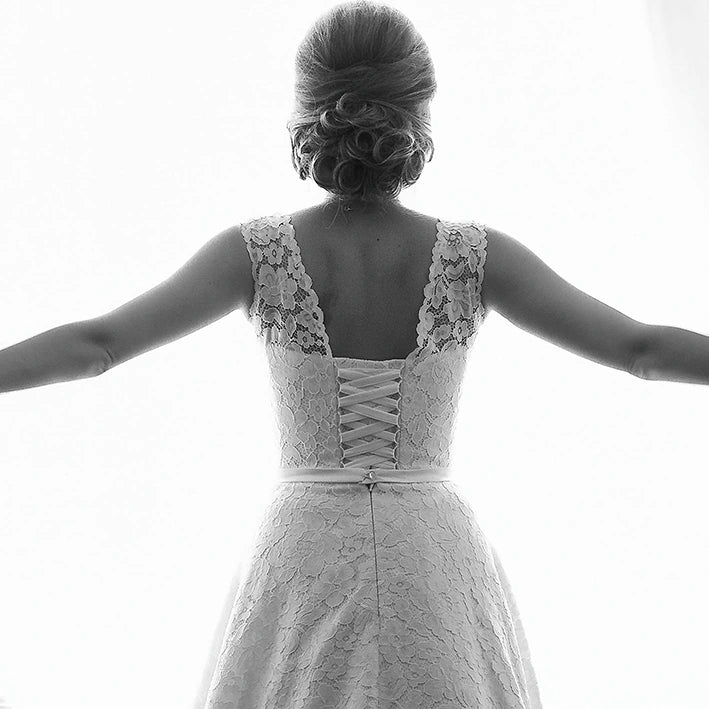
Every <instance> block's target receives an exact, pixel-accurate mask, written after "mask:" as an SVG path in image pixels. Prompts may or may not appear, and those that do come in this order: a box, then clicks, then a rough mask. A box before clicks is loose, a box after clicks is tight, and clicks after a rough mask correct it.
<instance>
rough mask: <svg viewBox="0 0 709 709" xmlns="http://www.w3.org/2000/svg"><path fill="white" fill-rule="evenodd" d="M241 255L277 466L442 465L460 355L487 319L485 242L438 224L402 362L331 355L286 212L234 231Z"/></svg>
mask: <svg viewBox="0 0 709 709" xmlns="http://www.w3.org/2000/svg"><path fill="white" fill-rule="evenodd" d="M241 233H242V236H243V237H244V240H245V242H246V246H247V249H248V252H249V256H250V258H251V266H252V275H253V279H254V299H253V303H252V305H251V307H250V308H249V313H248V317H249V320H250V322H251V323H252V324H253V326H254V327H255V329H256V333H257V335H258V337H259V339H260V340H261V341H262V342H263V344H264V347H265V348H266V356H267V360H268V365H269V370H270V375H271V383H272V400H271V401H272V404H273V406H274V410H275V413H276V420H277V424H278V430H279V434H280V444H281V467H283V468H291V467H350V466H355V467H359V468H362V467H363V468H377V469H386V468H419V467H441V466H447V465H449V456H450V446H451V443H452V438H453V432H454V426H455V421H456V417H457V412H458V401H459V395H460V390H461V384H462V381H463V376H464V373H465V365H466V361H467V354H468V352H469V349H470V347H471V346H472V344H473V342H474V340H475V337H476V335H477V332H478V330H479V328H480V326H481V324H482V322H483V320H484V318H485V315H486V313H485V310H484V308H483V305H482V300H481V288H482V282H483V273H484V265H485V258H486V246H487V235H486V230H485V227H484V226H483V225H482V224H478V223H476V222H473V221H469V222H460V223H459V222H447V221H442V220H437V234H436V240H435V244H434V246H433V251H432V254H431V263H430V269H429V278H428V282H427V284H426V286H425V288H424V291H423V302H422V304H421V307H420V309H419V313H418V325H417V340H416V341H417V346H416V348H415V349H414V350H413V351H412V352H410V353H409V354H408V355H407V356H406V358H404V359H389V360H368V359H358V358H352V357H333V356H332V351H331V350H330V343H329V338H328V334H327V331H326V328H325V322H324V317H323V313H322V310H321V309H320V306H319V302H318V296H317V294H316V293H315V291H314V290H313V287H312V280H311V278H310V276H309V275H308V274H307V273H306V271H305V269H304V267H303V262H302V260H301V255H300V248H299V245H298V242H297V241H296V238H295V229H294V227H293V225H292V222H291V219H290V216H289V215H274V216H268V217H261V218H258V219H253V220H251V221H248V222H245V223H243V224H242V225H241Z"/></svg>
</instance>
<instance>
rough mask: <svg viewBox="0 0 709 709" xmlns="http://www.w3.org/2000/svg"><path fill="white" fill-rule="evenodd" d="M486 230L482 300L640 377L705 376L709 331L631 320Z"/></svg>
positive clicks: (690, 379)
mask: <svg viewBox="0 0 709 709" xmlns="http://www.w3.org/2000/svg"><path fill="white" fill-rule="evenodd" d="M487 232H488V235H487V259H486V263H485V274H484V278H483V285H482V302H483V307H485V308H486V309H488V308H489V309H492V310H496V311H498V312H499V313H500V314H501V315H502V316H503V317H505V318H506V319H507V320H509V321H510V322H511V323H513V324H514V325H517V326H518V327H520V328H522V329H523V330H526V331H527V332H530V333H532V334H533V335H536V336H537V337H541V338H542V339H544V340H547V341H548V342H551V343H552V344H555V345H557V346H559V347H562V348H563V349H566V350H569V351H570V352H573V353H574V354H577V355H579V356H581V357H585V358H586V359H590V360H593V361H594V362H597V363H599V364H603V365H605V366H607V367H613V368H614V369H620V370H623V371H625V372H628V373H630V374H632V375H634V376H636V377H639V378H640V379H652V380H661V381H674V382H686V383H692V384H709V337H707V336H705V335H700V334H699V333H696V332H692V331H691V330H683V329H681V328H678V327H671V326H664V325H648V324H646V323H642V322H639V321H637V320H634V319H632V318H630V317H628V316H627V315H624V314H623V313H621V312H619V311H618V310H615V309H614V308H611V307H610V306H609V305H606V304H605V303H602V302H601V301H599V300H597V299H596V298H593V297H592V296H590V295H588V294H587V293H584V292H583V291H581V290H579V289H578V288H576V287H574V286H573V285H571V284H570V283H569V282H568V281H565V280H564V279H563V278H561V277H560V276H559V275H558V274H557V273H555V272H554V271H553V270H552V269H551V268H549V266H547V265H546V264H545V263H544V262H543V261H542V260H541V259H540V258H539V257H538V256H537V255H536V254H534V253H533V252H532V251H530V250H529V249H528V248H527V247H526V246H524V245H523V244H521V243H520V242H519V241H517V240H516V239H513V238H512V237H511V236H508V235H507V234H505V233H503V232H500V231H497V230H495V229H491V228H489V227H488V229H487Z"/></svg>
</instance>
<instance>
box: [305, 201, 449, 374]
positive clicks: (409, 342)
mask: <svg viewBox="0 0 709 709" xmlns="http://www.w3.org/2000/svg"><path fill="white" fill-rule="evenodd" d="M437 221H438V220H437V219H436V218H435V217H430V216H427V215H424V214H419V213H418V212H414V211H411V210H404V209H403V208H402V209H400V210H398V211H397V212H396V213H394V214H386V215H378V216H376V217H374V216H360V215H348V216H347V218H343V217H342V215H339V216H338V217H337V219H336V220H334V219H333V214H332V213H324V212H323V210H322V209H321V208H320V206H316V207H311V208H308V209H304V210H301V211H299V212H294V213H292V214H291V223H292V225H293V227H294V230H295V238H296V239H297V242H298V245H299V247H300V252H301V258H302V261H303V266H304V268H305V271H306V272H307V273H308V275H309V276H310V278H311V279H312V282H313V286H312V287H313V290H314V291H315V293H316V294H317V296H318V299H319V305H320V308H321V309H322V311H323V315H324V319H325V323H326V327H327V332H328V335H329V338H330V347H331V349H332V352H333V356H335V357H339V356H343V357H344V356H347V357H357V358H362V359H372V360H384V359H404V358H405V357H406V356H407V354H409V353H410V352H411V351H412V350H413V349H414V348H415V347H416V326H417V323H418V316H419V309H420V307H421V305H422V302H423V289H424V287H425V286H426V284H427V282H428V280H429V269H430V266H431V256H432V250H433V246H434V244H435V242H436V225H437Z"/></svg>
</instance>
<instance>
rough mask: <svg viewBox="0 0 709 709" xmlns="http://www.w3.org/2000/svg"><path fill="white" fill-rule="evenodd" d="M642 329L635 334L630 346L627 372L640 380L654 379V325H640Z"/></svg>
mask: <svg viewBox="0 0 709 709" xmlns="http://www.w3.org/2000/svg"><path fill="white" fill-rule="evenodd" d="M639 325H640V327H639V328H638V329H637V331H636V332H635V333H634V336H633V338H632V340H631V344H630V348H629V350H630V354H629V356H628V367H627V370H628V372H629V373H630V374H632V375H633V376H634V377H637V378H638V379H646V380H650V379H652V378H653V371H654V366H655V361H656V360H655V353H656V351H657V350H656V348H655V332H656V328H655V326H654V325H646V324H644V323H639Z"/></svg>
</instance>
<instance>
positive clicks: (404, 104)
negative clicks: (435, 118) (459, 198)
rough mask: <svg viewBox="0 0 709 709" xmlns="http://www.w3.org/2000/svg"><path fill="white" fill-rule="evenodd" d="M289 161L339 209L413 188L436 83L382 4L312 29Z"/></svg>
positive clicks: (335, 13) (357, 0) (360, 4)
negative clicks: (335, 198) (341, 203)
mask: <svg viewBox="0 0 709 709" xmlns="http://www.w3.org/2000/svg"><path fill="white" fill-rule="evenodd" d="M295 69H296V82H295V108H294V111H293V114H292V116H291V119H290V120H289V121H288V124H287V126H288V131H289V132H290V137H291V148H292V161H293V166H294V168H295V169H296V171H297V173H298V175H299V177H300V178H301V179H302V180H305V179H307V178H308V177H312V178H313V180H314V181H315V182H316V184H318V185H319V186H320V187H322V188H323V189H325V190H327V191H328V192H330V193H332V194H334V195H337V196H339V197H340V198H342V199H343V200H344V201H348V200H361V201H363V202H374V203H379V202H382V201H385V200H387V199H391V198H395V197H397V196H398V195H399V193H400V192H401V190H402V188H404V187H407V186H409V185H412V184H413V183H414V182H416V180H418V178H419V176H420V175H421V172H422V171H423V168H424V166H425V164H426V162H429V161H430V160H431V159H432V158H433V152H434V147H433V140H432V139H431V134H430V128H431V126H430V113H429V102H430V100H431V99H432V98H433V96H434V94H435V92H436V78H435V73H434V69H433V63H432V61H431V57H430V54H429V51H428V47H427V46H426V43H425V42H424V40H423V38H422V37H421V35H420V34H419V33H418V31H417V30H416V28H415V27H414V26H413V24H412V23H411V21H410V20H409V19H408V18H407V17H406V16H405V15H404V14H402V13H401V12H400V11H399V10H396V9H395V8H392V7H390V6H388V5H385V4H383V3H375V2H371V1H369V0H354V2H346V3H342V4H340V5H336V6H335V7H333V8H332V9H330V10H329V11H328V12H326V13H325V14H324V15H322V16H321V17H320V18H318V19H317V21H316V22H315V24H314V25H313V26H312V27H311V28H310V30H309V32H308V34H307V35H306V37H305V39H304V40H303V41H302V42H301V44H300V46H299V47H298V51H297V53H296V60H295Z"/></svg>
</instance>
